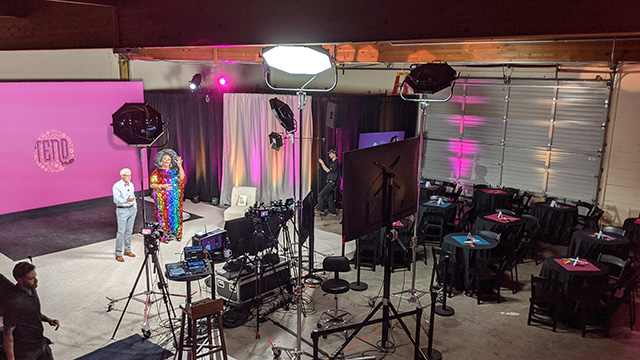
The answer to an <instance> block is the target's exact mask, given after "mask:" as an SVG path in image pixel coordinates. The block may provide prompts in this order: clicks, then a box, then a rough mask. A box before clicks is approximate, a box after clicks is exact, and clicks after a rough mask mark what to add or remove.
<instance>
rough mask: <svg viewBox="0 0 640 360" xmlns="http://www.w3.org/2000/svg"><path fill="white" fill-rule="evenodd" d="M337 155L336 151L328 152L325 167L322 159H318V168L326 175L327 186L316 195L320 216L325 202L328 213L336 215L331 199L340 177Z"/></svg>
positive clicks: (334, 205) (334, 204)
mask: <svg viewBox="0 0 640 360" xmlns="http://www.w3.org/2000/svg"><path fill="white" fill-rule="evenodd" d="M337 153H338V152H337V151H336V149H331V150H329V159H331V162H330V163H329V166H327V165H325V163H324V161H323V160H322V158H320V159H318V162H319V163H320V166H321V167H322V169H323V170H324V171H325V172H326V173H327V184H326V185H325V186H324V187H323V188H322V190H321V191H320V193H319V194H318V212H319V213H321V214H324V211H325V209H324V204H325V202H326V203H327V206H328V208H329V213H330V214H332V215H338V211H337V210H336V203H335V201H334V199H333V190H334V189H335V188H336V186H338V179H339V177H340V176H339V172H338V168H339V166H340V165H339V164H338V154H337Z"/></svg>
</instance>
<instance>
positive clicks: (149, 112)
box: [111, 103, 164, 146]
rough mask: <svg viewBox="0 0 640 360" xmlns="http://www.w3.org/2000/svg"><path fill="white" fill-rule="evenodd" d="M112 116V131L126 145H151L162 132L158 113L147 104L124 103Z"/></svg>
mask: <svg viewBox="0 0 640 360" xmlns="http://www.w3.org/2000/svg"><path fill="white" fill-rule="evenodd" d="M112 118H113V123H112V124H111V126H113V133H114V134H115V135H116V136H117V137H119V138H120V139H121V140H122V141H124V142H125V143H127V144H128V145H136V146H137V145H142V146H148V145H151V144H153V143H154V142H155V141H156V140H158V138H159V137H160V136H161V135H162V133H163V132H164V124H163V123H162V119H161V116H160V113H159V112H157V111H156V110H155V109H154V108H152V107H151V106H149V105H147V104H142V103H125V104H124V105H122V106H121V107H120V109H118V111H116V112H115V113H113V115H112Z"/></svg>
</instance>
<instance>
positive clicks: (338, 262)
mask: <svg viewBox="0 0 640 360" xmlns="http://www.w3.org/2000/svg"><path fill="white" fill-rule="evenodd" d="M322 268H323V269H324V271H333V272H334V277H333V278H329V279H326V280H324V281H323V282H322V285H321V286H322V290H323V291H324V292H326V293H329V294H333V301H334V308H333V309H329V310H326V311H325V312H323V313H322V314H321V315H320V321H318V324H317V326H318V328H319V329H322V330H327V329H330V328H332V327H336V326H342V325H345V324H347V323H350V322H352V321H353V315H351V313H350V312H348V311H345V310H340V309H339V308H338V294H344V293H346V292H347V291H349V288H350V285H351V284H350V283H349V282H348V281H347V280H344V279H340V277H339V273H341V272H348V271H350V270H351V266H350V265H349V259H347V258H346V257H344V256H327V257H326V258H324V261H323V262H322ZM345 335H346V333H345ZM323 337H324V338H326V335H325V336H323Z"/></svg>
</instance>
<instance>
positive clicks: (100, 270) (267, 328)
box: [0, 202, 640, 360]
mask: <svg viewBox="0 0 640 360" xmlns="http://www.w3.org/2000/svg"><path fill="white" fill-rule="evenodd" d="M185 210H186V211H189V212H191V213H194V214H197V215H200V216H202V217H203V218H202V219H197V220H192V221H188V222H185V223H184V237H185V239H188V238H189V237H190V236H191V235H193V234H194V233H196V232H198V231H202V230H204V228H205V226H206V228H207V229H208V230H211V229H213V228H216V227H223V225H224V222H223V217H222V213H223V210H224V209H223V208H222V207H214V206H211V205H209V204H204V203H199V204H193V203H191V202H185ZM338 223H339V218H324V219H320V218H319V217H316V232H315V236H316V251H318V252H319V253H321V254H324V255H330V254H340V253H341V245H342V244H341V237H340V235H338V234H335V233H332V232H329V231H326V230H327V229H336V228H339V226H338ZM320 229H325V230H320ZM114 242H115V240H109V241H104V242H100V243H95V244H92V245H88V246H84V247H80V248H76V249H71V250H67V251H63V252H59V253H53V254H48V255H45V256H40V257H36V258H34V259H33V262H34V264H35V265H36V266H37V268H36V271H37V274H38V279H39V287H38V290H39V294H40V297H41V300H42V308H43V313H44V314H46V315H48V316H50V317H53V318H56V319H59V320H60V322H61V327H60V329H59V330H58V331H57V332H55V331H53V329H52V328H49V327H48V326H47V329H46V330H45V331H46V336H47V337H49V338H51V339H52V340H53V341H54V343H55V344H54V345H53V352H54V356H55V358H56V359H74V358H77V357H79V356H82V355H84V354H87V353H90V352H92V351H95V350H97V349H100V348H102V347H105V346H107V345H109V344H111V343H113V342H115V341H118V340H121V339H124V338H127V337H129V336H131V335H132V334H140V332H141V331H140V329H141V324H142V319H143V309H144V307H143V304H141V303H139V302H137V301H132V302H131V303H130V305H129V308H128V309H127V312H126V314H125V316H124V318H123V321H122V323H121V325H120V327H119V329H118V332H117V335H116V336H115V340H111V335H112V333H113V331H114V329H115V327H116V324H117V322H118V319H119V318H120V315H121V314H122V309H123V308H124V303H125V302H124V301H121V302H118V303H116V304H115V308H114V310H113V311H107V309H108V305H109V301H108V300H107V299H106V297H107V296H108V297H127V296H128V295H129V292H130V291H131V288H132V286H133V284H134V281H135V279H136V276H137V274H138V271H139V270H140V268H141V266H142V259H143V258H142V256H141V255H143V238H142V236H141V235H134V240H133V251H134V252H135V253H136V254H138V255H139V256H138V257H136V258H134V259H131V258H127V260H126V262H125V263H118V262H116V261H115V259H114V256H113V248H114ZM160 245H161V246H160V251H159V257H160V262H161V264H163V265H164V264H165V263H172V262H176V261H178V259H179V257H180V254H181V252H182V247H184V246H185V245H187V242H186V241H183V242H181V243H178V242H171V243H169V244H160ZM354 246H355V244H353V243H348V244H346V253H347V255H348V256H349V257H351V256H352V253H353V251H354ZM562 250H563V249H562V248H553V247H550V248H548V249H547V251H546V254H545V255H553V254H554V252H555V253H557V252H561V251H562ZM421 252H422V250H420V253H421ZM420 257H422V255H420ZM321 261H322V255H320V254H318V255H317V256H316V262H317V265H316V267H321V265H320V264H321ZM431 263H432V262H431V259H429V265H428V266H425V264H424V262H423V261H418V262H417V266H416V271H417V276H416V279H417V280H416V286H415V287H416V289H417V290H419V291H420V290H427V289H428V284H429V279H430V275H431ZM13 265H14V262H13V261H11V260H10V259H8V258H6V257H5V256H3V255H1V254H0V272H1V273H3V274H5V275H9V277H10V274H11V269H12V268H13ZM220 266H221V265H217V267H220ZM540 266H541V265H538V266H536V265H535V264H534V263H533V262H532V261H531V260H527V261H526V262H525V263H524V264H522V265H520V266H519V267H518V269H519V275H520V282H521V283H522V284H523V285H522V286H523V288H522V290H521V291H519V292H518V293H516V294H511V292H510V291H509V290H508V289H506V288H503V291H502V294H503V296H504V301H503V302H502V303H500V304H496V303H483V304H481V305H476V299H475V298H471V297H467V296H465V295H463V294H460V293H456V294H455V295H454V297H453V298H451V299H449V300H448V305H450V306H451V307H453V308H454V309H455V315H454V316H452V317H436V318H435V322H434V326H435V331H434V343H433V346H434V348H435V349H437V350H439V351H440V352H441V353H442V357H443V358H444V359H472V358H473V359H477V360H484V359H498V358H519V359H543V358H546V359H555V358H557V359H561V358H572V359H603V358H604V359H638V358H639V356H640V355H638V354H639V353H640V331H638V330H634V331H631V330H630V329H629V324H628V308H627V307H626V306H623V307H622V308H621V309H620V310H619V311H618V313H616V315H615V317H614V319H613V324H612V329H611V337H610V338H604V337H602V336H600V335H588V336H587V338H584V339H583V338H582V337H581V336H580V332H579V330H577V329H573V328H570V327H568V326H565V325H560V326H559V328H558V331H557V332H556V333H554V332H552V331H551V329H550V328H549V327H544V326H527V312H528V306H529V302H528V298H529V280H528V279H529V278H530V275H531V274H536V275H537V274H538V273H539V271H540ZM383 273H384V271H383V269H382V268H381V267H378V268H377V269H376V271H375V272H374V271H371V270H363V271H362V273H361V276H362V281H363V282H365V283H367V284H368V285H369V288H368V290H366V291H364V292H354V291H351V292H349V293H346V294H343V295H340V296H339V302H340V307H341V308H342V309H345V310H348V311H350V312H351V313H352V314H353V316H354V319H355V320H354V321H355V322H359V321H362V320H363V319H364V318H365V317H366V316H367V314H368V313H369V312H370V310H371V307H370V306H369V303H377V302H378V301H380V300H379V298H378V296H379V295H381V294H382V278H383ZM319 275H323V274H322V273H319ZM411 275H412V273H411V272H409V271H401V270H396V271H395V272H394V273H393V274H392V281H391V291H392V292H393V293H399V292H403V291H408V290H410V288H411V279H412V276H411ZM324 276H326V275H324ZM343 278H345V279H347V280H350V281H355V279H356V271H355V270H352V271H351V272H350V273H346V274H345V275H344V276H343ZM153 283H155V281H154V282H153ZM145 287H146V285H145V282H144V279H143V280H142V282H141V283H140V284H138V287H137V290H138V292H139V291H142V290H144V289H145ZM169 287H170V291H171V292H172V293H184V292H185V285H184V283H179V282H172V281H170V282H169ZM193 289H194V290H195V291H197V293H196V294H195V295H194V300H197V299H200V298H204V297H209V296H210V293H209V288H208V287H207V286H206V285H205V284H204V281H200V282H197V283H193ZM304 298H305V302H306V303H307V304H306V305H305V310H306V317H303V324H302V336H303V337H304V338H305V339H308V340H311V337H310V334H311V331H312V330H314V329H316V323H317V321H318V319H319V317H320V314H321V313H322V311H324V310H326V309H328V308H331V307H332V306H333V297H332V296H329V295H326V294H323V292H322V290H321V289H320V288H319V287H307V288H306V289H305V291H304ZM172 301H173V305H174V307H175V308H176V309H177V308H178V306H179V304H181V303H182V302H184V298H181V297H172ZM430 302H431V301H430V297H429V295H428V294H427V295H425V296H423V297H421V298H420V299H419V301H418V302H409V301H407V300H404V299H402V298H401V297H397V296H392V297H391V303H392V304H393V306H394V307H395V308H396V309H397V310H398V311H399V312H401V313H402V312H408V311H412V310H414V309H415V308H416V306H422V307H425V310H426V311H427V313H428V310H429V307H428V306H429V305H430ZM178 311H179V310H178ZM378 317H379V314H378V315H376V316H375V317H374V318H378ZM269 318H270V319H272V320H274V321H276V322H278V323H281V324H282V325H283V326H284V327H286V328H288V329H290V330H292V331H295V330H296V312H295V311H294V310H288V311H287V310H282V309H281V310H277V311H275V312H274V313H272V314H271V315H270V316H269ZM166 319H167V312H166V310H164V304H163V303H162V302H161V301H158V302H156V303H155V304H154V305H153V306H152V307H151V311H150V318H149V321H148V326H149V328H150V329H151V337H150V338H149V339H148V340H147V341H150V342H153V343H155V344H159V345H160V346H162V347H165V348H167V349H169V350H170V351H173V352H175V350H174V349H173V346H172V343H171V341H170V334H169V331H168V326H167V322H166ZM425 319H426V317H424V318H423V319H421V320H420V323H421V327H422V333H421V335H420V339H421V345H422V347H426V346H427V336H426V330H427V328H428V323H427V322H426V321H425ZM406 324H407V326H408V327H409V329H411V331H412V332H413V331H414V329H415V319H412V318H407V319H406ZM380 330H381V328H380V326H379V325H372V326H368V327H365V328H364V329H363V330H362V331H361V332H360V334H358V338H357V339H354V340H353V341H352V342H351V343H350V344H349V346H348V347H347V348H346V351H345V354H346V355H347V356H346V357H347V358H358V357H362V356H364V355H367V356H369V355H370V356H374V357H375V358H376V359H382V358H386V359H411V358H413V348H412V347H411V345H410V340H409V338H408V337H407V336H406V335H405V333H404V331H403V330H402V328H401V327H400V326H399V325H398V324H396V323H395V322H394V323H393V326H392V328H391V331H390V337H389V340H390V342H392V343H393V344H394V347H393V348H392V349H388V351H387V353H386V354H385V353H383V352H381V351H380V350H378V349H377V348H376V347H375V344H376V343H378V342H379V341H380V338H381V331H380ZM224 333H225V337H226V339H227V345H228V353H229V355H230V358H232V359H242V360H253V359H255V360H257V359H270V358H272V357H273V354H272V351H271V343H270V339H272V340H273V341H274V342H275V343H276V344H278V345H281V346H285V347H293V346H295V344H296V338H295V336H294V335H292V334H290V333H288V332H286V331H284V330H283V329H281V328H280V327H278V326H276V325H275V324H274V322H273V321H266V322H264V323H262V324H260V334H261V337H260V339H259V340H256V321H255V319H254V320H252V321H250V322H249V323H247V324H245V325H243V326H240V327H236V328H232V329H225V330H224ZM342 340H343V337H342V336H341V335H330V336H329V337H328V339H326V340H325V339H320V347H321V349H323V350H324V351H326V352H327V353H329V354H331V353H333V351H334V350H335V349H336V347H337V346H338V345H340V344H341V343H342ZM303 345H304V344H303ZM303 349H304V350H306V351H309V352H310V351H311V348H310V347H309V346H307V345H304V346H303ZM114 358H117V356H116V357H114ZM281 358H285V359H286V358H288V357H287V356H286V354H283V355H282V357H281ZM303 358H304V357H303Z"/></svg>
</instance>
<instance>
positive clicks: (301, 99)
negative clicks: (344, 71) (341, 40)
mask: <svg viewBox="0 0 640 360" xmlns="http://www.w3.org/2000/svg"><path fill="white" fill-rule="evenodd" d="M331 62H332V63H333V61H331ZM333 68H334V82H333V85H332V86H331V87H330V88H328V89H318V90H314V89H309V90H306V91H314V92H330V91H332V90H333V89H334V88H335V87H336V85H337V84H338V68H337V66H335V64H333ZM270 76H271V72H270V67H269V65H268V63H267V64H265V66H264V79H265V82H266V84H267V86H268V87H269V88H271V89H273V90H286V91H296V94H297V95H298V113H299V121H300V124H299V126H298V130H299V131H300V142H299V144H298V148H299V157H300V158H299V167H298V175H299V179H300V186H299V188H298V190H299V192H298V194H297V195H298V199H297V201H295V209H296V221H297V222H298V224H300V226H302V223H303V222H302V211H301V209H302V193H303V192H302V138H303V136H302V123H303V121H302V116H303V110H304V107H305V105H306V93H305V87H306V86H307V85H309V84H310V83H311V82H313V80H315V79H316V78H317V76H318V73H316V74H314V75H313V76H312V77H311V79H309V80H308V81H307V82H306V83H304V85H302V86H301V87H300V88H298V89H286V88H275V87H273V86H272V85H271V83H270V81H269V78H270ZM293 153H294V156H295V151H294V152H293ZM294 163H295V161H294ZM294 172H295V171H294ZM293 194H294V197H295V196H296V188H295V178H294V187H293ZM294 226H295V223H294ZM296 235H297V234H296V232H295V231H294V233H293V236H294V239H293V240H294V243H295V242H296ZM298 239H299V238H298ZM310 251H313V249H310ZM302 290H303V286H302V241H298V274H297V280H296V288H295V296H296V305H297V306H296V308H297V327H296V347H295V348H283V347H279V346H277V345H275V344H273V348H272V349H273V352H274V354H275V353H276V352H278V353H280V352H281V351H285V352H286V353H287V354H289V355H290V356H291V358H292V359H300V356H301V355H307V356H309V357H312V355H311V354H309V353H307V352H305V351H302V306H303V303H302Z"/></svg>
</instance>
